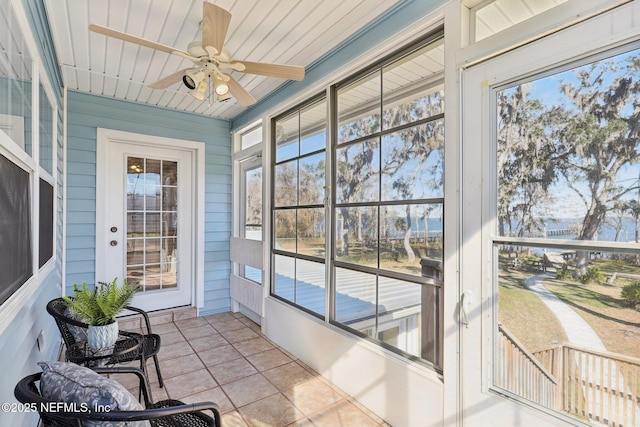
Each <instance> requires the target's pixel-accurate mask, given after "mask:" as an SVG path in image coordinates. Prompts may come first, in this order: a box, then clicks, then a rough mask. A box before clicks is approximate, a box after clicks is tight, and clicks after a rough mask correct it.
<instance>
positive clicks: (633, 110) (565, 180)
mask: <svg viewBox="0 0 640 427" xmlns="http://www.w3.org/2000/svg"><path fill="white" fill-rule="evenodd" d="M639 69H640V59H639V58H638V57H637V56H636V55H635V54H634V53H632V54H625V55H620V56H618V57H616V58H613V59H612V60H610V61H599V62H594V63H593V64H590V65H588V66H584V67H580V68H577V69H575V70H574V72H573V76H574V78H572V79H570V78H565V82H564V83H563V84H561V85H560V86H559V96H560V98H559V101H555V102H554V101H549V100H548V99H545V98H542V97H540V98H538V99H533V98H534V97H535V95H536V91H535V88H534V89H532V90H531V91H529V89H530V88H529V87H528V86H527V85H526V84H523V85H519V86H516V87H514V88H510V89H507V90H504V91H502V92H500V93H499V95H498V96H499V98H498V113H499V114H498V116H499V121H498V142H499V144H498V147H499V148H498V156H499V157H498V171H499V178H498V179H499V188H500V191H499V197H498V202H499V207H498V212H499V214H498V216H499V226H500V232H501V233H505V232H506V230H507V228H508V227H511V226H512V223H513V222H514V221H516V222H518V230H519V233H523V232H524V231H527V229H532V228H535V227H539V224H538V223H539V222H540V221H541V220H543V219H544V218H543V215H544V212H545V211H546V209H545V205H546V204H548V203H549V202H550V201H552V200H553V199H552V196H551V194H550V192H551V189H552V188H553V187H552V185H553V184H561V185H562V186H564V187H566V188H568V189H570V190H572V191H573V192H574V193H575V194H576V195H577V196H578V199H579V200H581V201H582V204H583V206H584V216H583V218H582V221H581V224H580V228H579V230H578V233H577V239H579V240H594V239H595V238H597V233H598V230H599V229H600V227H601V226H602V225H603V224H604V223H605V220H606V216H607V213H608V212H610V211H611V210H612V209H615V206H616V203H618V202H620V201H624V200H625V199H628V197H629V194H630V193H631V192H632V191H635V190H637V189H638V186H637V182H636V183H635V184H633V185H631V186H623V185H621V184H620V182H619V175H620V173H621V171H622V170H624V168H626V167H628V166H629V165H635V164H637V163H638V161H639V160H640V152H639V150H638V142H639V140H638V138H639V133H640V101H638V99H639V95H640V83H639V82H640V76H639V73H638V71H639ZM552 78H557V76H553V77H552ZM552 78H549V79H548V80H545V81H544V83H541V82H539V81H536V82H534V83H533V85H535V84H541V85H544V84H546V85H549V84H553V80H551V79H552ZM528 95H531V96H528ZM529 98H532V99H529ZM552 98H553V97H552ZM618 206H619V205H618ZM588 258H589V256H588V252H585V251H580V252H578V254H577V268H579V269H581V270H583V271H584V270H586V267H587V264H588Z"/></svg>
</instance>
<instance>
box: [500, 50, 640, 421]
mask: <svg viewBox="0 0 640 427" xmlns="http://www.w3.org/2000/svg"><path fill="white" fill-rule="evenodd" d="M639 63H640V49H638V48H637V47H636V48H635V49H631V50H630V49H629V48H627V49H625V50H622V51H617V52H612V53H609V54H607V55H603V56H600V57H595V58H590V59H588V60H585V61H583V62H581V63H577V64H572V65H571V66H568V67H565V68H564V69H558V70H553V71H550V72H547V73H546V76H538V77H536V78H533V79H528V80H526V81H520V82H516V83H515V84H513V83H512V84H509V85H508V86H506V87H503V88H500V89H498V90H496V91H495V92H494V94H495V98H494V99H495V110H494V111H495V113H496V117H497V120H496V123H495V141H496V142H495V144H496V146H495V148H496V159H497V162H496V165H497V168H496V175H497V189H498V191H497V199H496V201H495V202H496V204H497V207H496V211H497V221H496V222H495V233H494V237H493V248H494V271H495V276H496V279H497V280H496V291H497V295H498V304H499V306H498V318H497V322H498V324H497V325H496V327H495V334H496V336H497V337H498V339H497V341H496V344H495V354H496V357H495V361H496V362H495V365H494V367H495V372H494V384H496V385H497V386H499V387H501V388H503V389H504V390H506V391H508V392H511V393H514V394H516V395H518V396H520V397H522V398H525V399H528V400H531V401H534V402H536V403H538V404H540V405H543V406H545V407H546V408H549V409H552V410H557V411H561V412H564V413H568V414H570V415H572V416H574V417H576V418H578V419H580V420H583V421H589V422H594V423H606V424H607V425H637V423H638V421H639V420H640V410H639V408H638V396H639V395H640V334H639V333H638V331H639V327H640V311H639V310H638V309H639V308H640V250H639V249H638V242H639V230H640V225H639V224H640V134H639V129H640V110H639V109H638V98H639V97H640V69H639V67H638V64H639ZM532 325H535V327H532ZM524 376H526V377H527V381H523V380H522V378H523V377H524Z"/></svg>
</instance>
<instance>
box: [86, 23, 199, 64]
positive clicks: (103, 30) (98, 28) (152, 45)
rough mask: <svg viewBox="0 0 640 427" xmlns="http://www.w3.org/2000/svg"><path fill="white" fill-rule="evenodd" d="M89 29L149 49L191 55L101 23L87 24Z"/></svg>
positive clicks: (188, 56)
mask: <svg viewBox="0 0 640 427" xmlns="http://www.w3.org/2000/svg"><path fill="white" fill-rule="evenodd" d="M89 29H90V30H91V31H93V32H94V33H99V34H104V35H105V36H109V37H114V38H116V39H120V40H124V41H126V42H131V43H135V44H139V45H140V46H146V47H150V48H151V49H156V50H161V51H163V52H167V53H175V54H178V55H181V56H186V57H187V58H190V57H191V55H189V54H188V53H187V52H184V51H182V50H180V49H176V48H175V47H171V46H167V45H164V44H160V43H156V42H152V41H151V40H146V39H141V38H140V37H135V36H132V35H130V34H127V33H122V32H120V31H116V30H112V29H111V28H107V27H103V26H101V25H96V24H91V25H89Z"/></svg>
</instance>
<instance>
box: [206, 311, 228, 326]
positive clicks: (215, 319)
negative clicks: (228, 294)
mask: <svg viewBox="0 0 640 427" xmlns="http://www.w3.org/2000/svg"><path fill="white" fill-rule="evenodd" d="M235 318H236V317H235V316H234V315H233V313H230V312H226V313H218V314H210V315H208V316H204V317H203V319H204V320H206V321H207V322H209V323H211V324H212V325H213V324H215V323H222V322H228V321H229V320H234V319H235Z"/></svg>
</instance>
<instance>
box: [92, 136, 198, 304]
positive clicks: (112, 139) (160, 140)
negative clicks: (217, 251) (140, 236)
mask: <svg viewBox="0 0 640 427" xmlns="http://www.w3.org/2000/svg"><path fill="white" fill-rule="evenodd" d="M96 133H97V138H96V245H95V250H96V252H95V254H96V261H95V275H96V278H99V277H110V276H108V275H105V273H106V271H105V270H106V269H107V268H106V263H105V262H103V261H102V260H105V259H106V256H105V255H104V252H105V246H104V245H101V244H100V242H106V241H107V239H108V236H107V229H106V227H105V226H104V225H105V224H106V223H107V222H106V210H107V209H108V206H107V205H108V200H107V198H106V197H97V196H98V195H99V194H107V191H108V188H109V184H108V183H107V182H105V177H106V173H107V168H108V153H109V145H110V143H125V144H126V143H130V144H134V145H137V146H148V147H150V148H153V147H159V148H164V149H172V150H182V151H187V152H189V153H190V154H191V159H192V164H193V165H194V168H193V170H192V171H191V191H192V194H191V200H192V206H191V211H192V217H191V221H192V233H193V235H192V236H191V249H192V255H193V256H192V261H191V263H192V265H191V277H192V278H193V280H192V283H191V303H190V305H191V306H193V307H196V308H198V309H199V308H202V307H204V234H205V226H204V216H205V209H204V205H205V196H204V187H205V144H204V142H198V141H188V140H183V139H176V138H167V137H160V136H154V135H147V134H140V133H133V132H125V131H119V130H114V129H105V128H98V129H97V132H96ZM94 281H95V280H94Z"/></svg>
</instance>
